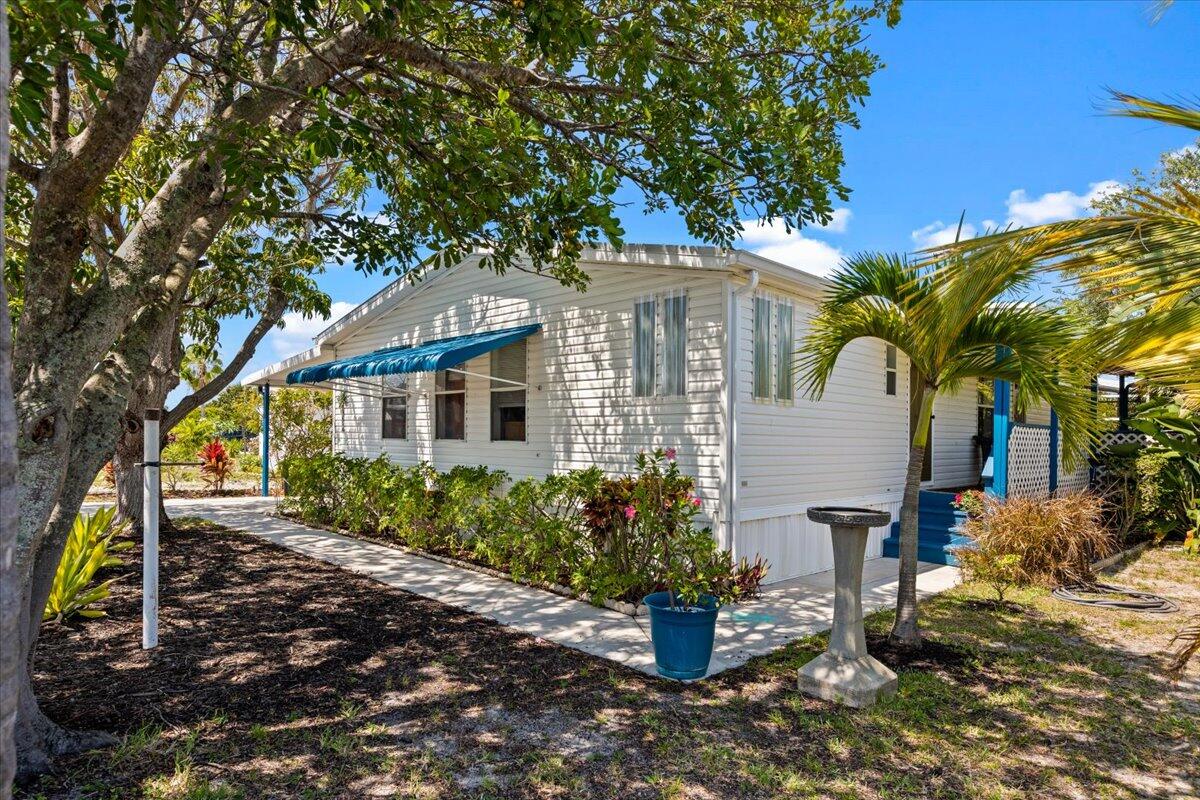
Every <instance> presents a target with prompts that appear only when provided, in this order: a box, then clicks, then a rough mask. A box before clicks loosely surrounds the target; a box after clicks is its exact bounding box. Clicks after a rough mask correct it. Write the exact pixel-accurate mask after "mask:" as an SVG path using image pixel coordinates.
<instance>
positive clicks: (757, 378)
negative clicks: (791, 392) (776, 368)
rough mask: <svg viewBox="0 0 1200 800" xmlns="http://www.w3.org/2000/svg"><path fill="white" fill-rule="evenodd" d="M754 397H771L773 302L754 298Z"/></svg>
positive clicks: (763, 298)
mask: <svg viewBox="0 0 1200 800" xmlns="http://www.w3.org/2000/svg"><path fill="white" fill-rule="evenodd" d="M753 383H754V385H753V390H754V396H755V397H761V398H764V399H766V398H770V396H771V301H770V299H768V298H766V297H755V298H754V382H753Z"/></svg>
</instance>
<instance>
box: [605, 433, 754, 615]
mask: <svg viewBox="0 0 1200 800" xmlns="http://www.w3.org/2000/svg"><path fill="white" fill-rule="evenodd" d="M636 465H637V473H638V474H637V478H636V479H635V480H634V482H633V485H632V488H631V491H630V493H629V501H628V503H627V505H626V506H625V508H624V509H623V512H622V516H623V517H624V520H625V523H626V524H627V525H630V526H636V528H637V532H638V535H637V537H636V538H637V539H638V540H639V541H641V542H643V543H645V546H646V549H647V550H648V556H649V559H650V567H651V574H652V575H653V576H654V583H655V584H656V585H655V586H654V587H653V588H654V589H666V590H669V591H670V597H671V607H672V608H676V607H678V606H680V605H682V606H683V607H688V606H691V605H694V604H696V603H697V602H699V601H700V599H701V598H702V597H712V598H714V599H715V600H716V602H717V603H718V604H725V603H731V602H734V601H736V600H738V599H741V598H744V597H746V596H749V595H752V594H754V593H755V592H756V591H757V590H758V587H759V584H761V582H762V579H763V578H764V577H765V576H766V571H767V565H766V563H765V562H763V561H762V560H761V559H756V560H755V562H754V563H753V564H750V563H749V562H748V561H747V560H746V559H742V560H741V561H740V562H739V563H737V564H735V563H734V561H733V556H732V554H731V553H730V552H729V551H728V550H722V549H720V548H719V547H718V546H717V543H716V540H715V539H714V538H713V535H712V531H711V530H710V529H709V528H697V526H696V516H697V515H698V514H699V513H700V510H701V508H702V507H703V505H704V503H703V501H702V500H701V499H700V497H699V496H697V495H696V493H695V482H694V481H693V480H692V478H690V477H688V476H686V475H683V474H682V473H681V472H680V470H679V462H678V461H677V460H676V451H675V449H674V448H667V449H665V450H664V449H661V448H660V449H657V450H654V451H653V452H650V453H647V452H642V453H639V454H638V457H637V461H636Z"/></svg>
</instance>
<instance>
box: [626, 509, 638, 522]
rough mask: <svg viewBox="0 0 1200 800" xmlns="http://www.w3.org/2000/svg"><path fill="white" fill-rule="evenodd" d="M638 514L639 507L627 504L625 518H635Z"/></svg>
mask: <svg viewBox="0 0 1200 800" xmlns="http://www.w3.org/2000/svg"><path fill="white" fill-rule="evenodd" d="M636 516H637V509H636V508H634V507H633V506H625V519H633V518H634V517H636Z"/></svg>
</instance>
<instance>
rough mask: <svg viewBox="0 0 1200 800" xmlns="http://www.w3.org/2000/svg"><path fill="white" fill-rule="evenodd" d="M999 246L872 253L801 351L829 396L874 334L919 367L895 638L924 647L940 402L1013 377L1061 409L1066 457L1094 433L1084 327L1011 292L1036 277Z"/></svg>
mask: <svg viewBox="0 0 1200 800" xmlns="http://www.w3.org/2000/svg"><path fill="white" fill-rule="evenodd" d="M1000 255H1001V254H1000V253H998V252H996V251H989V252H988V253H986V254H985V255H982V256H979V257H976V258H962V259H959V261H960V262H961V263H959V264H958V265H957V269H956V270H955V272H954V274H953V275H952V276H950V277H949V278H946V277H944V276H943V275H942V274H940V273H938V272H937V271H936V270H935V269H924V270H917V269H914V268H913V267H912V266H910V265H909V263H908V262H907V260H906V259H905V257H904V256H901V255H888V254H874V253H871V254H864V255H858V256H855V257H853V258H850V259H847V260H846V261H845V262H844V263H843V264H842V266H841V267H840V269H839V270H838V271H837V272H836V273H835V274H834V275H833V277H832V284H833V285H832V287H831V288H830V290H829V292H828V294H827V296H826V300H825V301H824V303H823V304H822V306H821V308H820V310H819V311H818V313H817V316H816V317H815V318H814V320H813V322H812V328H811V331H810V333H809V335H808V337H807V341H806V343H805V348H804V351H803V352H802V354H800V364H801V381H802V382H803V383H804V385H805V389H806V391H807V392H808V394H809V395H810V396H811V397H813V398H815V399H816V398H820V397H821V395H822V394H823V393H824V390H825V386H826V384H827V382H828V380H829V377H830V375H831V374H832V373H833V370H834V367H835V366H836V364H837V361H838V358H839V357H840V355H841V353H842V351H843V350H844V349H845V348H846V346H847V345H849V344H850V343H851V342H853V341H855V340H857V339H862V338H867V337H873V338H876V339H882V340H883V341H885V342H887V343H889V344H892V345H895V346H896V348H897V349H898V350H900V351H901V352H903V353H905V354H906V355H907V356H908V358H909V361H910V363H911V366H912V375H913V377H914V381H915V385H914V386H913V388H912V392H911V397H912V402H913V403H914V411H915V412H916V413H915V414H914V419H915V423H914V425H913V427H912V430H911V432H910V436H911V439H910V447H909V457H908V470H907V472H906V474H905V481H904V501H903V505H902V507H901V511H900V586H899V592H898V596H897V602H896V621H895V624H894V626H893V628H892V632H891V639H892V641H893V642H895V643H897V644H901V645H904V646H909V647H915V646H919V644H920V629H919V628H918V626H917V507H918V499H919V496H920V489H921V468H922V466H923V464H924V460H925V449H926V444H927V441H926V439H927V437H928V432H929V420H930V415H931V414H932V411H933V401H934V398H936V397H937V396H938V395H939V394H945V393H952V392H954V391H956V390H957V389H958V388H959V387H960V386H961V385H962V384H963V382H964V381H967V380H970V379H972V378H976V379H993V380H1004V381H1010V382H1012V383H1013V384H1014V386H1015V387H1017V390H1016V391H1015V392H1014V394H1015V395H1016V403H1017V407H1018V408H1023V407H1024V406H1025V405H1027V404H1028V403H1030V402H1031V401H1035V400H1045V401H1047V402H1048V403H1049V404H1050V406H1051V407H1052V408H1054V409H1055V410H1056V411H1057V412H1058V415H1059V419H1060V421H1061V423H1062V428H1063V451H1064V455H1069V456H1070V457H1071V458H1073V457H1074V455H1075V454H1078V453H1080V452H1082V450H1083V446H1084V443H1085V441H1086V439H1087V437H1088V435H1089V431H1090V419H1091V416H1092V415H1091V413H1090V409H1089V404H1088V390H1087V387H1088V383H1089V376H1088V375H1087V374H1086V370H1085V369H1080V368H1078V367H1076V366H1073V365H1071V364H1070V363H1064V362H1063V360H1062V359H1061V355H1062V347H1063V344H1064V343H1065V342H1069V341H1070V340H1072V339H1073V338H1074V335H1075V328H1074V324H1073V323H1072V322H1071V321H1070V320H1069V319H1068V318H1067V316H1066V315H1065V314H1063V313H1061V312H1060V311H1059V310H1057V309H1054V308H1050V307H1048V306H1045V305H1042V304H1037V303H1028V302H1020V301H1017V300H1014V299H1006V298H1010V296H1012V295H1013V294H1015V293H1016V292H1017V291H1019V290H1020V289H1022V288H1023V287H1025V285H1026V284H1027V282H1028V281H1029V280H1030V278H1031V277H1032V275H1033V273H1032V271H1031V270H1030V269H1029V268H1028V264H1027V263H1024V264H1022V263H1019V262H1014V261H1013V260H1012V259H1010V258H1003V257H1000Z"/></svg>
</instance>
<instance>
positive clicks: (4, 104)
mask: <svg viewBox="0 0 1200 800" xmlns="http://www.w3.org/2000/svg"><path fill="white" fill-rule="evenodd" d="M11 74H12V73H11V68H10V66H9V40H8V3H7V2H6V0H0V230H3V229H4V227H5V224H4V223H5V214H4V208H5V201H6V200H7V198H8V156H9V146H10V144H11V143H10V142H9V138H8V137H9V132H8V122H9V112H8V84H9V79H10V77H11ZM4 244H5V242H4V237H3V236H0V264H3V263H4ZM12 345H13V341H12V321H11V320H10V319H9V314H8V291H7V287H6V284H5V281H4V278H3V276H0V643H2V644H3V646H0V800H9V798H11V797H12V784H13V778H15V777H16V773H17V751H16V745H15V734H16V725H17V705H18V695H19V691H18V686H19V684H18V677H19V675H20V663H21V656H20V649H19V648H17V647H16V646H15V645H16V643H17V642H18V641H19V639H20V633H19V622H18V620H19V619H20V618H21V605H20V603H21V593H20V591H19V585H18V581H17V575H18V573H17V570H16V563H17V526H18V525H19V524H20V521H19V519H18V517H17V410H16V405H15V403H14V400H13V381H12V377H13V376H12V354H13V353H12Z"/></svg>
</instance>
